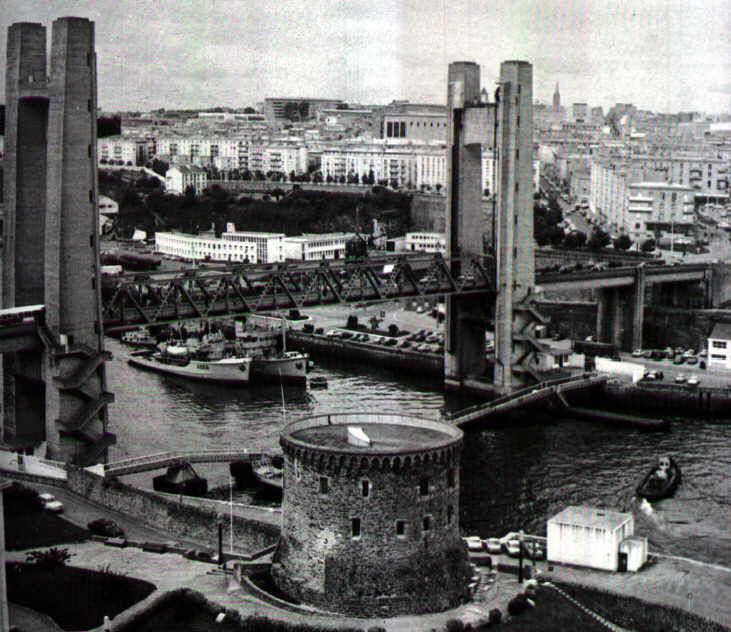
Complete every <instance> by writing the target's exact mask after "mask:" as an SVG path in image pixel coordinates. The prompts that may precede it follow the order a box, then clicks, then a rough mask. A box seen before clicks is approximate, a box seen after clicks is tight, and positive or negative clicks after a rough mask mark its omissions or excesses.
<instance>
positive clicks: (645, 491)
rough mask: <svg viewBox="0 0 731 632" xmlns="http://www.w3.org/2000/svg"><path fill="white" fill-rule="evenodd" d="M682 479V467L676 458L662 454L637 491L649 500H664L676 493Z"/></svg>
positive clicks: (638, 494)
mask: <svg viewBox="0 0 731 632" xmlns="http://www.w3.org/2000/svg"><path fill="white" fill-rule="evenodd" d="M680 481H681V472H680V467H679V466H678V464H677V463H676V462H675V460H674V459H673V458H672V457H670V456H661V457H660V458H659V459H658V461H657V464H656V465H654V466H653V467H652V469H651V470H650V471H649V472H648V473H647V475H646V476H645V478H643V479H642V482H641V483H640V484H639V485H638V486H637V490H636V493H637V496H639V497H640V498H645V499H647V500H649V501H655V500H662V499H663V498H668V497H669V496H672V495H673V494H674V493H675V490H676V489H677V488H678V485H680Z"/></svg>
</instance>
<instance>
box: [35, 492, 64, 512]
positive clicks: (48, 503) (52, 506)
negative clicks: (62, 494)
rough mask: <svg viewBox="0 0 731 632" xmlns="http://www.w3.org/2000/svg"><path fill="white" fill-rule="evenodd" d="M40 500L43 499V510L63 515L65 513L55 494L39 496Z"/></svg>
mask: <svg viewBox="0 0 731 632" xmlns="http://www.w3.org/2000/svg"><path fill="white" fill-rule="evenodd" d="M38 498H40V499H41V502H42V503H43V508H44V509H45V510H46V511H50V512H52V513H61V512H62V511H63V503H62V502H61V501H60V500H56V497H55V496H54V495H53V494H48V493H46V494H38Z"/></svg>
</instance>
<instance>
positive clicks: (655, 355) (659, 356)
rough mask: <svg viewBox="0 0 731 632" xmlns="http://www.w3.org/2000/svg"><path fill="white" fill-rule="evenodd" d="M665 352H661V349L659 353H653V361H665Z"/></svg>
mask: <svg viewBox="0 0 731 632" xmlns="http://www.w3.org/2000/svg"><path fill="white" fill-rule="evenodd" d="M665 357H666V356H665V352H664V351H660V350H659V349H658V350H657V351H653V352H652V359H653V360H664V359H665Z"/></svg>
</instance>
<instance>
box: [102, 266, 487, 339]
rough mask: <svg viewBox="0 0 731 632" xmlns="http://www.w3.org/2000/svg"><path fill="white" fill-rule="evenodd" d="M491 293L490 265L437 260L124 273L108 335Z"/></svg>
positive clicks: (109, 291) (109, 304) (108, 307)
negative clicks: (193, 321) (188, 322)
mask: <svg viewBox="0 0 731 632" xmlns="http://www.w3.org/2000/svg"><path fill="white" fill-rule="evenodd" d="M494 290H495V262H494V259H493V258H492V257H488V256H483V257H478V258H467V257H454V258H449V259H448V258H445V257H443V256H442V255H439V254H437V255H424V256H410V257H408V258H407V257H403V258H401V257H398V258H395V257H389V258H383V259H364V260H362V261H358V262H345V261H343V262H337V261H335V262H333V261H328V262H302V263H283V264H270V265H250V264H245V265H240V266H233V267H222V268H198V269H195V270H182V271H172V272H170V271H168V272H153V273H138V274H127V275H123V276H120V277H114V278H105V279H104V282H103V284H102V309H103V318H104V328H105V331H107V332H112V331H115V330H122V329H125V328H129V327H135V326H139V325H152V324H164V323H169V322H175V321H178V320H181V319H188V318H215V317H223V316H236V315H245V314H250V313H255V312H262V311H276V310H287V309H298V308H302V307H307V306H316V305H330V304H335V303H357V302H364V301H385V300H392V299H397V298H404V297H426V296H438V295H445V294H446V295H451V294H472V293H478V292H486V291H494Z"/></svg>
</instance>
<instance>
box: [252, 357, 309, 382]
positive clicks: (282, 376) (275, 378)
mask: <svg viewBox="0 0 731 632" xmlns="http://www.w3.org/2000/svg"><path fill="white" fill-rule="evenodd" d="M307 359H308V358H307V355H305V354H297V355H296V356H291V357H284V358H277V357H275V358H254V359H253V360H252V363H251V381H252V382H275V383H283V384H306V383H307Z"/></svg>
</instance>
